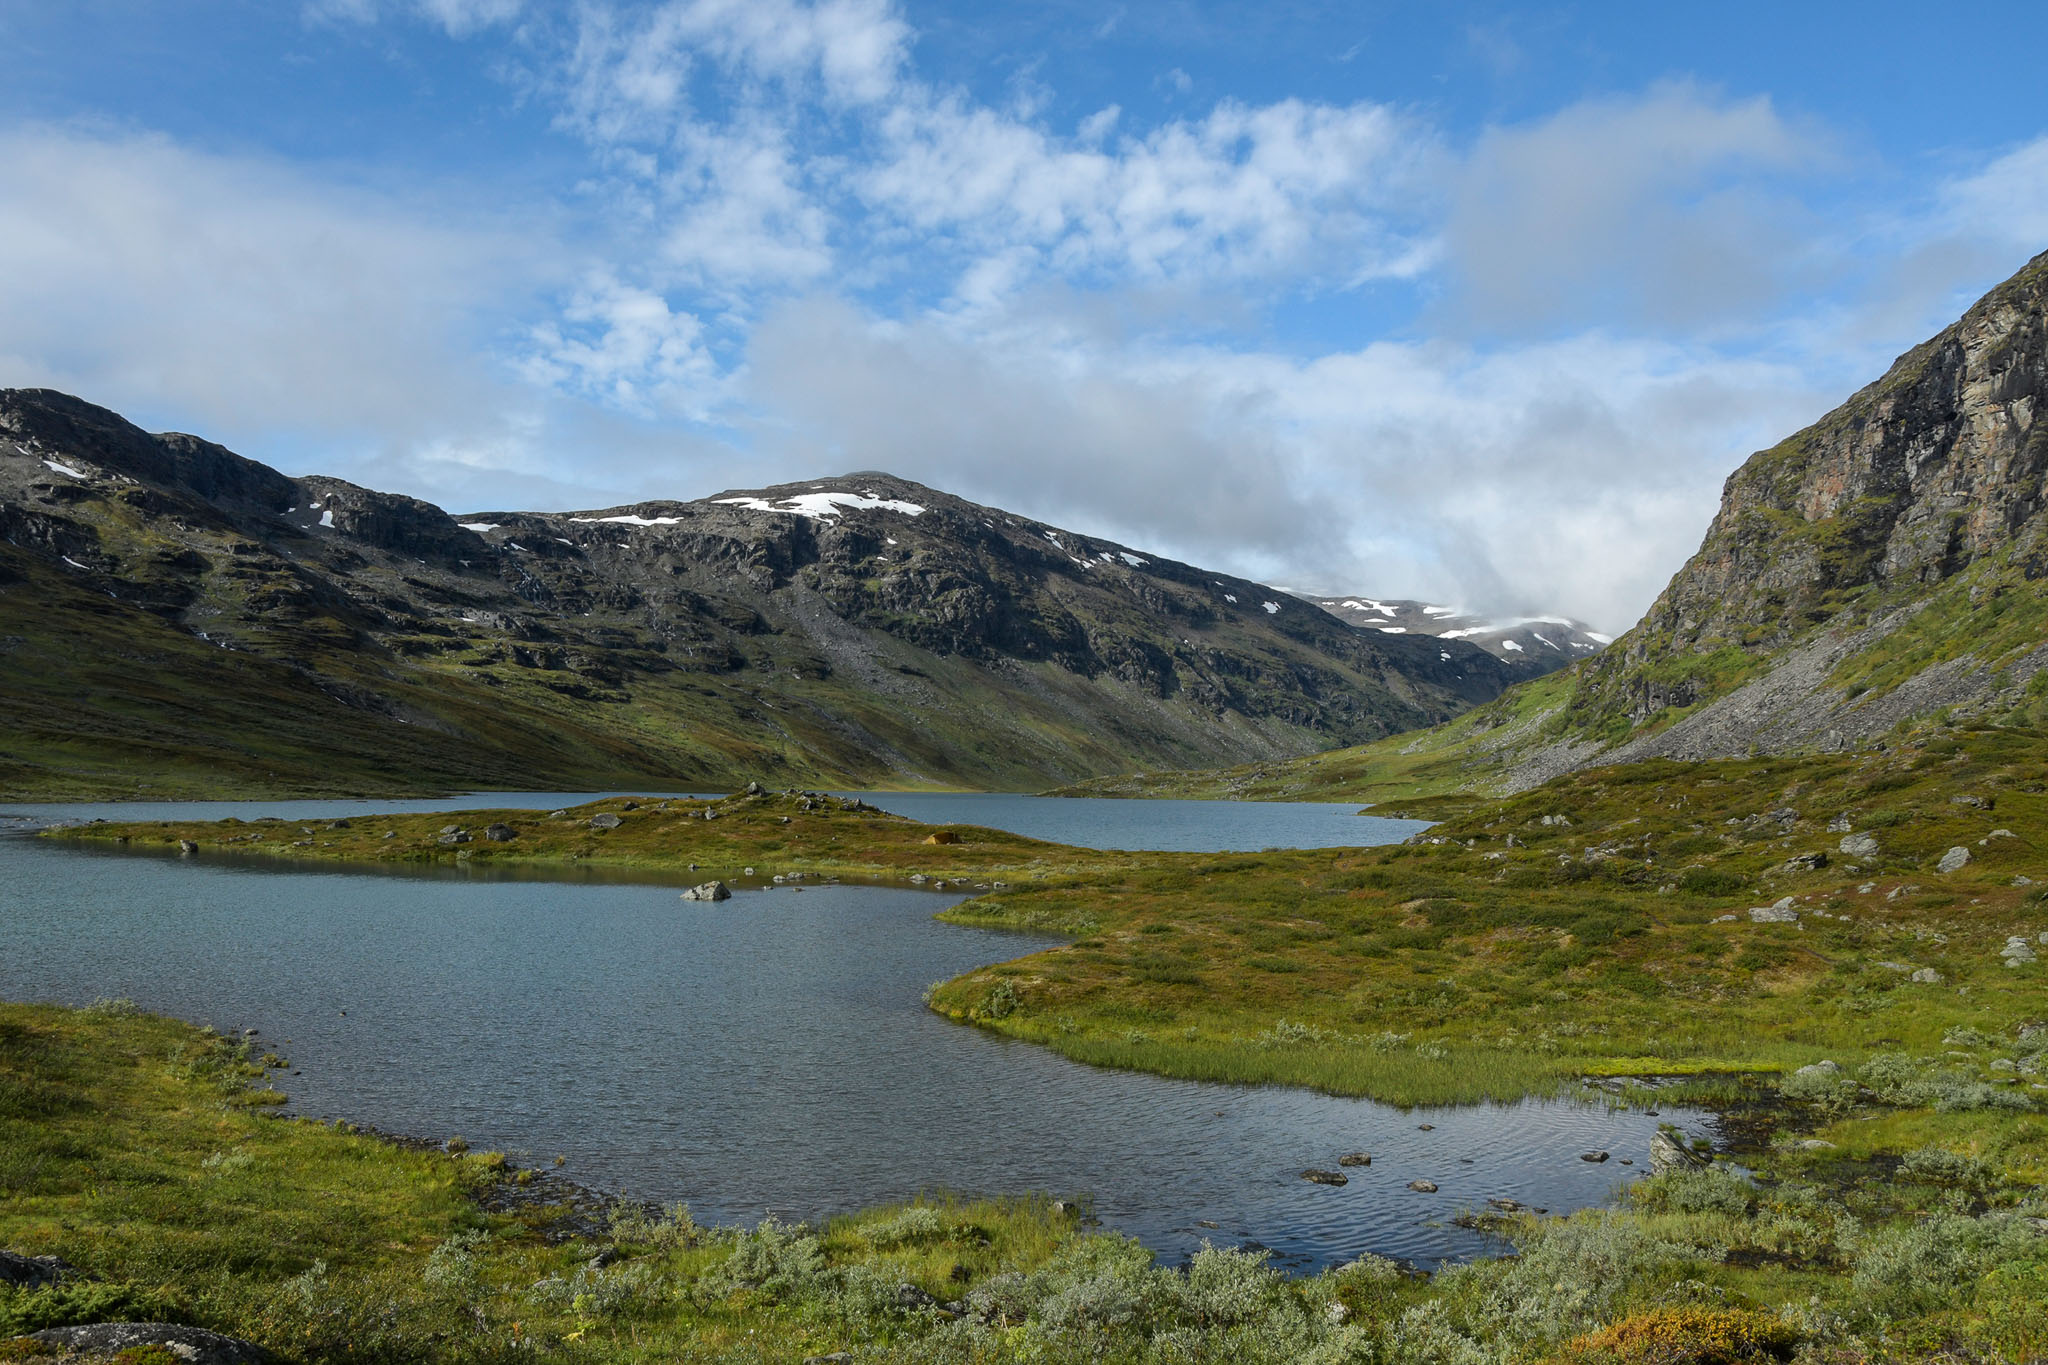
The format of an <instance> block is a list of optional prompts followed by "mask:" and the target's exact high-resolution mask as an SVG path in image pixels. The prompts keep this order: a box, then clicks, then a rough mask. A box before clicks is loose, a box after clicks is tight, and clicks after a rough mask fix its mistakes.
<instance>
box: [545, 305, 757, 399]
mask: <svg viewBox="0 0 2048 1365" xmlns="http://www.w3.org/2000/svg"><path fill="white" fill-rule="evenodd" d="M703 336H704V328H703V324H702V323H700V322H699V321H698V320H697V319H696V318H695V317H693V316H691V315H690V314H688V313H677V312H674V311H672V310H671V309H670V307H669V305H668V302H667V300H665V299H663V298H662V297H661V296H660V295H659V294H655V293H653V292H651V291H649V290H646V289H637V288H634V287H632V286H629V285H625V284H622V283H620V282H619V281H618V280H617V279H616V278H615V277H613V276H611V275H610V274H608V273H599V274H598V275H597V276H596V277H594V278H593V279H591V280H589V281H588V282H587V283H586V284H585V285H584V286H583V287H582V288H581V289H579V290H577V291H576V292H575V293H574V294H573V295H571V296H570V298H569V299H568V301H567V302H566V303H565V305H564V306H563V309H562V316H561V319H560V321H558V322H548V323H543V324H541V325H540V326H538V327H536V328H534V329H533V332H532V336H531V339H530V349H529V351H528V353H527V356H526V358H525V361H524V363H523V364H522V366H521V369H522V370H523V372H524V373H525V375H526V377H527V378H528V379H530V380H531V381H533V382H534V383H536V384H540V385H542V386H545V387H550V388H558V389H563V390H567V391H570V392H574V393H579V394H582V395H584V396H586V397H589V398H591V399H593V400H594V401H596V402H599V403H601V404H603V405H605V406H607V407H612V408H616V409H619V410H620V411H623V412H629V413H633V414H635V415H638V416H643V417H654V416H657V415H666V416H682V417H686V418H689V419H691V420H694V421H704V420H707V419H708V418H709V417H710V416H711V415H712V412H713V410H714V409H715V408H716V407H717V406H718V405H719V401H720V399H721V396H722V391H723V388H724V383H723V379H722V376H721V375H720V374H719V372H718V365H717V362H716V361H715V360H714V359H713V358H712V356H711V354H710V353H709V351H707V350H706V349H705V347H704V344H703Z"/></svg>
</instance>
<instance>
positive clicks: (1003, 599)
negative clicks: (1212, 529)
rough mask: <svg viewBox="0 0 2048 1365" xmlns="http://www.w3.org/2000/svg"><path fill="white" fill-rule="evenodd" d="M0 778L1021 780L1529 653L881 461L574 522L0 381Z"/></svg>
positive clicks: (1306, 733) (1216, 758)
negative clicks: (968, 493) (159, 425)
mask: <svg viewBox="0 0 2048 1365" xmlns="http://www.w3.org/2000/svg"><path fill="white" fill-rule="evenodd" d="M0 542H4V543H0V686H4V687H5V688H6V690H7V694H8V695H9V697H10V698H16V697H18V698H19V699H20V703H19V705H18V706H15V707H13V708H11V709H10V715H9V723H8V724H7V725H6V727H5V728H4V729H0V791H4V792H6V793H7V794H10V795H13V796H15V797H17V798H19V797H24V796H30V795H42V796H75V795H85V794H94V793H100V794H118V793H123V792H126V793H134V792H136V791H146V792H148V793H150V794H153V795H179V794H188V795H189V794H200V793H207V792H223V793H224V792H290V791H313V790H362V791H386V792H389V791H398V790H404V789H408V788H418V787H423V786H424V787H465V786H476V785H483V786H524V787H533V786H542V785H555V784H561V785H581V786H590V785H605V784H614V783H616V784H633V785H667V786H682V787H691V786H706V785H718V786H731V785H737V784H738V783H740V782H743V781H745V780H747V779H749V778H759V779H762V780H765V781H770V782H773V783H776V784H778V785H789V784H792V783H795V784H800V785H832V784H863V785H873V784H886V785H905V784H908V785H961V786H983V787H997V788H1010V789H1017V788H1025V789H1035V788H1039V787H1043V786H1045V785H1048V784H1049V783H1051V782H1055V781H1062V780H1072V779H1074V778H1077V777H1083V776H1087V775H1091V774H1095V773H1102V772H1111V771H1117V770H1121V769H1126V768H1129V767H1132V766H1134V765H1139V764H1145V765H1172V766H1189V765H1195V764H1203V763H1217V762H1230V761H1236V760H1239V759H1244V758H1251V757H1259V758H1280V757H1286V756H1291V755H1296V754H1301V753H1305V752H1312V751H1315V750H1317V749H1322V748H1328V747H1330V746H1331V745H1333V744H1341V743H1353V742H1357V741H1359V740H1362V739H1369V738H1373V737H1377V736H1380V735H1385V734H1390V733H1394V732H1397V731H1401V730H1406V729H1412V728H1414V727H1417V726H1421V725H1427V724H1430V723H1433V722H1435V721H1438V720H1442V719H1444V718H1446V717H1448V716H1450V715H1454V714H1456V713H1457V712H1459V711H1461V710H1463V709H1465V708H1467V707H1468V706H1470V705H1472V704H1474V703H1476V702H1481V701H1485V700H1488V699H1490V698H1492V697H1494V696H1497V695H1498V694H1499V693H1500V691H1501V690H1502V689H1503V688H1504V687H1506V686H1507V685H1508V684H1510V683H1511V682H1513V681H1514V680H1516V679H1517V678H1520V677H1525V676H1529V675H1530V674H1531V673H1532V672H1533V671H1534V670H1533V668H1531V667H1529V666H1526V665H1519V666H1518V665H1516V664H1512V663H1508V662H1504V661H1502V660H1499V659H1496V658H1494V657H1492V656H1491V655H1488V654H1486V653H1485V652H1483V651H1481V650H1478V649H1476V648H1473V647H1470V646H1465V645H1462V644H1459V643H1457V642H1452V643H1451V644H1450V645H1448V646H1442V647H1440V646H1439V643H1438V642H1435V641H1421V640H1404V639H1401V638H1398V637H1386V638H1373V637H1368V636H1366V635H1363V634H1361V633H1360V632H1357V631H1355V630H1352V629H1350V628H1348V627H1346V626H1345V625H1344V624H1343V623H1342V622H1339V621H1337V620H1336V619H1334V618H1332V617H1330V616H1329V615H1328V614H1327V613H1324V612H1322V611H1319V610H1317V609H1316V608H1314V607H1311V606H1309V605H1307V604H1305V603H1302V602H1300V601H1297V600H1296V599H1293V598H1291V597H1288V596H1286V595H1285V594H1280V593H1275V592H1273V591H1271V590H1270V589H1266V588H1263V587H1261V586H1260V585H1258V584H1254V583H1248V582H1245V581H1244V580H1240V579H1234V578H1228V577H1225V576H1221V575H1216V574H1211V573H1208V572H1205V571H1203V570H1201V569H1197V568H1194V567H1192V566H1189V565H1184V564H1177V563H1173V562H1170V561H1165V560H1159V559H1155V558H1151V557H1148V556H1143V555H1139V554H1136V553H1134V552H1132V551H1130V550H1128V549H1125V548H1124V547H1121V546H1116V545H1110V544H1108V543H1106V542H1100V541H1096V540H1094V539H1092V538H1089V537H1085V536H1078V535H1075V534H1073V533H1070V532H1064V531H1060V530H1058V529H1056V528H1053V527H1048V526H1044V525H1041V524H1039V523H1036V522H1032V521H1028V520H1026V519H1023V518H1018V517H1014V516H1011V515H1009V514H1006V513H1003V512H1000V511H997V510H995V509H991V508H985V507H978V506H976V505H974V504H972V503H967V502H964V501H962V500H961V499H958V498H953V497H951V496H949V495H947V494H944V493H939V492H936V491H934V490H931V489H927V488H923V487H921V486H919V485H916V484H911V483H907V482H904V481H902V480H897V479H892V478H890V477H889V476H887V475H881V474H862V475H853V476H848V477H847V478H844V479H837V480H825V481H819V482H813V483H810V484H805V485H800V486H799V485H792V486H789V487H786V488H773V489H760V490H752V491H743V492H735V493H728V494H722V495H720V496H719V497H717V498H711V499H704V500H700V501H696V502H657V503H641V504H637V505H635V506H632V507H628V508H616V509H609V510H604V511H598V512H591V513H583V514H543V513H516V512H510V513H483V514H478V515H476V516H475V517H473V518H471V519H469V520H467V521H465V522H461V523H458V522H456V521H455V520H454V519H452V518H450V517H449V516H448V515H447V514H445V513H443V512H442V511H441V510H440V509H438V508H435V507H432V506H429V505H428V504H425V503H421V502H417V501H415V500H412V499H408V498H402V497H395V496H392V495H388V494H382V493H377V492H373V491H371V490H367V489H362V488H358V487H356V486H354V485H351V484H348V483H344V482H342V481H340V480H335V479H327V478H318V477H309V478H303V479H292V478H287V477H286V476H284V475H282V474H279V473H278V472H277V471H275V470H273V469H270V468H268V467H267V466H264V465H261V464H258V463H256V462H255V461H251V460H247V459H244V458H242V457H240V456H237V455H235V454H233V453H232V452H230V451H227V450H224V449H222V448H221V447H219V446H215V445H211V444H210V443H207V442H204V441H200V440H197V439H195V438H192V437H188V436H178V435H171V436H151V435H149V434H147V433H145V432H142V431H140V430H138V429H136V428H135V427H133V426H131V425H129V424H128V423H126V422H124V421H122V420H121V419H120V418H119V417H117V416H115V415H114V414H112V413H109V412H106V411H105V410H103V409H99V408H95V407H92V406H91V405H89V404H86V403H83V402H80V401H79V400H77V399H73V398H69V397H67V396H65V395H62V394H54V393H49V392H44V391H5V392H0Z"/></svg>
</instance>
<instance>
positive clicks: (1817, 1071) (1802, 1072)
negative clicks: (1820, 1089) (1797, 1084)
mask: <svg viewBox="0 0 2048 1365" xmlns="http://www.w3.org/2000/svg"><path fill="white" fill-rule="evenodd" d="M1792 1074H1793V1075H1795V1076H1839V1075H1841V1074H1842V1068H1841V1066H1840V1065H1839V1064H1837V1063H1835V1062H1829V1061H1819V1062H1812V1063H1809V1064H1808V1065H1806V1066H1802V1067H1800V1068H1799V1069H1798V1070H1797V1071H1795V1072H1793V1073H1792Z"/></svg>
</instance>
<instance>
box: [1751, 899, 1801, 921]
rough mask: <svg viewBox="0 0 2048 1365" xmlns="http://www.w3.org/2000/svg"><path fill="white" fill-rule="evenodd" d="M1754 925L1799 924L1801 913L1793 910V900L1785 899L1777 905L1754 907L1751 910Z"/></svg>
mask: <svg viewBox="0 0 2048 1365" xmlns="http://www.w3.org/2000/svg"><path fill="white" fill-rule="evenodd" d="M1749 920H1750V923H1752V924H1797V923H1799V912H1798V911H1797V910H1794V909H1793V908H1792V898H1791V897H1790V896H1787V897H1785V898H1784V899H1783V900H1781V901H1779V902H1777V904H1775V905H1753V906H1751V907H1750V909H1749Z"/></svg>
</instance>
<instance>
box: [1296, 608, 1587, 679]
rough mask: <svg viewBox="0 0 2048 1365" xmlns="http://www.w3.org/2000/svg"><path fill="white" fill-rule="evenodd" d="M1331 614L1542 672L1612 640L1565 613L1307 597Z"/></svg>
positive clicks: (1368, 627)
mask: <svg viewBox="0 0 2048 1365" xmlns="http://www.w3.org/2000/svg"><path fill="white" fill-rule="evenodd" d="M1301 596H1302V600H1303V601H1305V602H1313V603H1315V604H1316V605H1317V606H1319V607H1321V608H1322V609H1323V610H1324V611H1327V612H1329V613H1330V615H1332V616H1334V617H1336V618H1337V619H1338V620H1340V621H1343V622H1345V623H1346V624H1348V625H1352V626H1356V627H1358V628H1359V629H1360V630H1375V631H1378V632H1380V633H1381V634H1382V635H1428V636H1431V637H1433V638H1435V639H1439V640H1464V641H1466V642H1467V643H1469V644H1475V645H1478V646H1479V647H1480V648H1481V649H1483V650H1485V651H1486V652H1487V653H1488V654H1491V655H1493V656H1494V657H1495V658H1498V659H1506V660H1508V661H1509V662H1511V663H1533V664H1535V665H1537V666H1538V667H1539V668H1541V669H1542V670H1543V671H1545V672H1549V671H1551V670H1552V669H1558V668H1565V667H1568V666H1570V665H1572V664H1575V663H1577V662H1578V661H1579V660H1581V659H1585V658H1590V657H1591V656H1593V655H1595V654H1597V653H1599V652H1600V651H1601V650H1602V649H1605V648H1606V647H1607V646H1608V645H1610V644H1612V643H1613V638H1612V637H1611V636H1606V635H1602V634H1600V633H1598V632H1597V631H1595V630H1594V629H1593V628H1592V627H1591V626H1588V625H1587V624H1586V623H1585V622H1583V621H1574V620H1573V619H1572V618H1570V617H1569V616H1510V617H1504V618H1496V617H1490V616H1475V615H1472V614H1471V613H1469V612H1466V611H1463V610H1461V609H1460V608H1457V607H1443V606H1432V605H1431V604H1429V603H1427V602H1412V601H1409V600H1407V599H1405V598H1402V599H1394V598H1385V599H1382V598H1377V597H1368V596H1363V595H1357V596H1351V597H1311V596H1308V595H1306V594H1302V595H1301Z"/></svg>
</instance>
